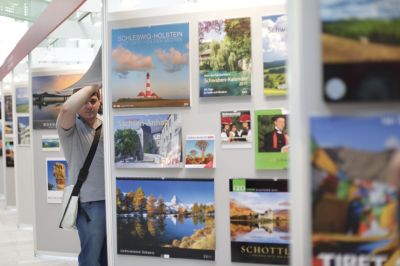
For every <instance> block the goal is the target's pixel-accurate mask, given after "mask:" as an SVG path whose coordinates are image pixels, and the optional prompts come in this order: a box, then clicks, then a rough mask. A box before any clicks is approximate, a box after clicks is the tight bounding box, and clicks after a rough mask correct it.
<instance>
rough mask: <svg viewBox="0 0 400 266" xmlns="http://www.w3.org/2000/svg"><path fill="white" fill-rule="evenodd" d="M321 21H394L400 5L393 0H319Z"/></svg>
mask: <svg viewBox="0 0 400 266" xmlns="http://www.w3.org/2000/svg"><path fill="white" fill-rule="evenodd" d="M320 12H321V20H322V21H327V22H328V21H336V20H349V19H396V18H400V4H399V2H398V1H395V0H351V1H350V0H321V10H320Z"/></svg>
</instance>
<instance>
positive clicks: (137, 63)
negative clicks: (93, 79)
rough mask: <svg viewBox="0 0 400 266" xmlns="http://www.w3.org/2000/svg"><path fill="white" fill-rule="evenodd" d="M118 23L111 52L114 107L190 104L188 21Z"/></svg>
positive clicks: (111, 82) (115, 25)
mask: <svg viewBox="0 0 400 266" xmlns="http://www.w3.org/2000/svg"><path fill="white" fill-rule="evenodd" d="M118 23H122V22H116V24H114V25H113V26H112V28H113V30H112V45H111V51H110V56H111V62H112V63H111V64H112V67H111V73H110V88H111V91H112V102H113V103H112V106H113V108H140V107H185V106H190V82H189V48H188V47H189V24H188V23H181V24H168V25H160V26H149V27H139V28H129V27H125V28H121V26H120V25H118ZM127 24H130V23H127V22H126V21H124V25H127Z"/></svg>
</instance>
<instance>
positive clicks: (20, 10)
mask: <svg viewBox="0 0 400 266" xmlns="http://www.w3.org/2000/svg"><path fill="white" fill-rule="evenodd" d="M49 2H51V1H50V0H1V1H0V16H4V17H10V18H14V19H18V20H24V21H29V22H33V21H35V20H36V19H37V18H38V17H39V16H40V14H41V13H42V12H43V11H44V10H45V8H46V7H47V5H48V4H49Z"/></svg>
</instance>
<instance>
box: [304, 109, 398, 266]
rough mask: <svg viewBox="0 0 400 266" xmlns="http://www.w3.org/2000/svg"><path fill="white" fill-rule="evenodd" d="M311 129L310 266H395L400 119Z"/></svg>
mask: <svg viewBox="0 0 400 266" xmlns="http://www.w3.org/2000/svg"><path fill="white" fill-rule="evenodd" d="M310 125H311V131H310V132H311V144H312V146H311V148H312V156H311V159H312V171H311V174H312V175H311V178H312V251H313V265H314V266H332V265H333V266H339V265H349V263H350V261H352V263H353V264H355V265H360V264H363V265H382V266H389V265H393V266H395V265H399V263H400V256H399V224H400V223H399V186H398V184H399V178H400V173H399V169H400V146H399V143H400V116H399V115H387V116H371V117H340V116H333V117H313V118H311V124H310Z"/></svg>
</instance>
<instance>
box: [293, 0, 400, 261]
mask: <svg viewBox="0 0 400 266" xmlns="http://www.w3.org/2000/svg"><path fill="white" fill-rule="evenodd" d="M288 6H289V8H288V16H289V18H290V19H289V42H288V43H289V47H288V50H289V64H288V67H289V72H288V73H289V94H290V97H289V106H290V109H291V114H292V116H291V118H292V119H291V120H290V124H289V126H290V128H291V130H292V132H296V138H293V141H292V144H291V145H292V146H291V147H292V150H291V154H290V156H291V157H290V158H291V160H290V168H289V169H290V170H289V176H290V180H291V182H290V191H291V199H292V200H291V202H292V203H293V205H292V223H291V231H292V265H296V266H297V265H299V266H308V265H312V261H311V258H312V255H311V253H312V248H311V247H312V245H311V223H312V220H311V161H310V130H309V127H310V124H309V118H310V116H320V115H351V116H365V115H372V114H375V115H376V114H382V113H388V112H391V113H392V112H399V110H400V108H399V105H398V103H384V104H382V103H379V104H377V103H340V104H327V103H325V102H324V101H323V93H322V92H323V90H322V58H321V40H320V32H321V24H320V15H319V12H320V11H319V8H320V6H319V1H289V2H288Z"/></svg>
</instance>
